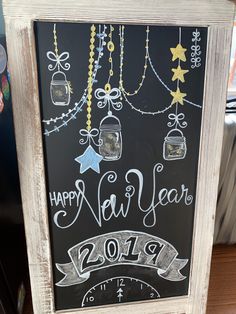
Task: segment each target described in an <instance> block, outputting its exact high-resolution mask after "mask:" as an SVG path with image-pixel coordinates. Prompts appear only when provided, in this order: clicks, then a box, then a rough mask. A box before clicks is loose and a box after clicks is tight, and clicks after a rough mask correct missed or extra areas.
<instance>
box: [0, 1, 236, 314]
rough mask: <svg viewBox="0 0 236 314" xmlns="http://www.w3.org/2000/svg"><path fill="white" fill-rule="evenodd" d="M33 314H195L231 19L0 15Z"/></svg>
mask: <svg viewBox="0 0 236 314" xmlns="http://www.w3.org/2000/svg"><path fill="white" fill-rule="evenodd" d="M3 9H4V16H5V23H6V34H7V44H8V55H9V69H10V74H11V82H12V99H13V109H14V110H13V113H14V125H15V134H16V144H17V153H18V164H19V174H20V182H21V192H22V200H23V211H24V220H25V230H26V239H27V249H28V259H29V269H30V277H31V290H32V299H33V307H34V313H35V314H56V313H59V312H60V314H68V313H69V314H72V313H81V312H82V313H90V314H96V313H101V314H110V313H114V314H123V313H135V314H144V313H148V314H154V313H155V314H157V313H159V314H170V313H175V314H204V313H205V309H206V300H207V286H208V278H209V270H210V260H211V250H212V240H213V230H214V214H215V205H216V200H217V182H218V177H219V167H220V153H221V143H222V138H223V124H224V111H225V100H226V89H227V81H228V64H229V56H230V43H231V34H232V26H233V23H232V21H233V19H234V5H233V3H232V2H231V1H228V0H215V1H214V4H213V2H212V1H211V0H199V1H194V0H179V1H174V0H158V1H154V2H153V1H134V0H117V1H113V0H106V2H104V1H103V0H96V1H93V0H79V1H78V0H67V1H58V0H56V1H53V3H52V2H48V1H46V0H45V1H44V0H31V1H29V0H3Z"/></svg>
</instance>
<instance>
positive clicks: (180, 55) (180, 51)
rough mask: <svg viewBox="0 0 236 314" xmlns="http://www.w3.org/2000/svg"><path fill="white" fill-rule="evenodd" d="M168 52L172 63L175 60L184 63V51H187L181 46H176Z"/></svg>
mask: <svg viewBox="0 0 236 314" xmlns="http://www.w3.org/2000/svg"><path fill="white" fill-rule="evenodd" d="M170 51H171V53H172V55H173V56H172V61H175V60H176V59H180V60H181V61H184V62H185V61H186V57H185V51H187V49H185V48H183V47H182V46H181V44H178V45H177V46H176V47H175V48H170Z"/></svg>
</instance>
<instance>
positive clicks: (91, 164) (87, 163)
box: [75, 145, 103, 174]
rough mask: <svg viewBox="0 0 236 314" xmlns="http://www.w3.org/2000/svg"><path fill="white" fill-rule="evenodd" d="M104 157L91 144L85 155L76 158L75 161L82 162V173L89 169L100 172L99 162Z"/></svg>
mask: <svg viewBox="0 0 236 314" xmlns="http://www.w3.org/2000/svg"><path fill="white" fill-rule="evenodd" d="M102 159H103V157H102V156H101V155H99V154H97V153H96V152H95V150H94V149H93V147H92V146H91V145H89V146H88V147H87V148H86V150H85V152H84V153H83V155H80V156H78V157H76V158H75V161H77V162H78V163H80V173H81V174H82V173H84V172H85V171H87V170H88V169H92V170H94V171H95V172H97V173H100V167H99V163H100V162H101V160H102Z"/></svg>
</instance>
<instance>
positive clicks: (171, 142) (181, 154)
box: [163, 129, 187, 160]
mask: <svg viewBox="0 0 236 314" xmlns="http://www.w3.org/2000/svg"><path fill="white" fill-rule="evenodd" d="M174 132H175V133H177V134H174ZM186 153H187V146H186V138H185V137H184V135H183V132H182V131H181V130H179V129H173V130H170V131H169V132H168V133H167V136H166V137H165V140H164V144H163V158H164V159H165V160H178V159H184V158H185V156H186Z"/></svg>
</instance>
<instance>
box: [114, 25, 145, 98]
mask: <svg viewBox="0 0 236 314" xmlns="http://www.w3.org/2000/svg"><path fill="white" fill-rule="evenodd" d="M124 31H125V26H124V25H122V26H121V27H120V32H121V49H120V82H119V87H120V90H121V91H122V93H124V94H126V95H127V96H134V95H136V94H137V93H138V92H139V90H140V89H141V88H142V86H143V82H144V80H145V78H146V71H147V67H148V65H147V64H148V48H149V46H148V44H149V38H148V33H149V26H147V27H146V44H145V57H144V66H143V72H142V77H141V80H140V82H139V84H138V87H137V88H136V89H135V90H134V91H133V92H130V91H127V90H126V89H125V87H124V79H123V66H124Z"/></svg>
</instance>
